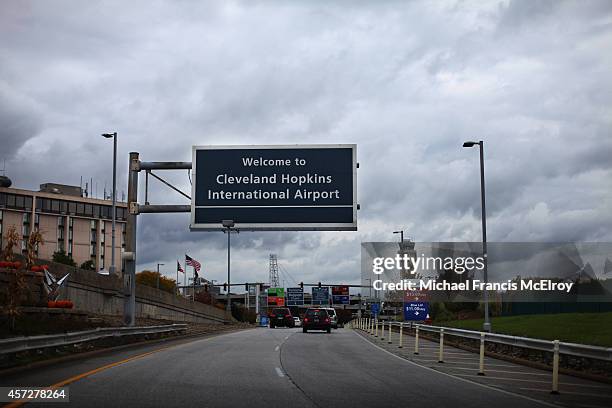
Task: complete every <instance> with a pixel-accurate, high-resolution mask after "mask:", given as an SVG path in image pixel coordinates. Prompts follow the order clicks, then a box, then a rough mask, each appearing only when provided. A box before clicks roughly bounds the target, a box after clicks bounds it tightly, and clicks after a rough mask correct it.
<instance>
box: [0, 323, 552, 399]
mask: <svg viewBox="0 0 612 408" xmlns="http://www.w3.org/2000/svg"><path fill="white" fill-rule="evenodd" d="M154 350H155V349H153V350H149V351H154ZM117 357H118V359H117V360H116V362H119V361H121V359H120V358H119V357H122V358H123V357H125V356H123V355H122V356H117ZM132 357H134V356H132ZM71 364H72V367H73V371H72V372H70V366H71ZM83 368H84V367H83V365H82V363H77V362H74V363H70V364H64V365H62V367H61V373H62V375H63V376H70V377H72V376H75V375H78V374H81V373H82V372H83V371H82V370H83ZM54 370H56V369H55V368H52V367H51V368H47V369H43V370H37V372H35V373H30V374H27V373H26V374H22V375H21V376H19V378H15V379H14V381H16V382H17V383H16V384H15V385H28V384H34V383H36V384H37V385H42V384H40V382H41V381H43V380H42V379H41V378H50V379H51V378H53V382H55V380H57V378H58V374H57V373H54ZM66 378H68V377H66ZM10 381H11V379H7V378H4V379H2V384H5V385H6V384H7V383H10ZM53 382H52V381H50V382H49V384H45V385H51V384H52V383H53ZM69 387H70V399H71V403H70V405H71V406H78V407H98V406H113V407H123V406H130V407H174V406H185V407H190V406H205V407H243V406H244V407H247V406H248V407H267V408H271V407H284V408H286V407H291V408H299V407H331V406H335V407H344V406H354V405H357V406H362V407H392V406H416V407H421V408H424V407H446V406H449V407H453V406H454V407H461V408H467V407H487V408H490V407H491V406H492V405H493V404H495V405H498V406H501V407H505V406H512V407H513V408H522V407H535V406H542V405H540V404H538V403H537V402H535V401H533V400H528V399H525V398H522V397H519V396H515V395H512V394H508V393H504V392H501V391H498V390H494V389H491V388H487V387H483V386H481V385H477V384H474V383H471V382H466V381H462V380H460V379H457V378H454V377H450V376H447V375H445V374H443V373H439V372H435V371H433V370H430V369H427V368H424V367H420V366H417V365H414V364H412V363H410V362H407V361H405V360H402V359H400V358H397V357H394V356H392V355H390V354H388V353H386V352H384V351H382V350H380V349H378V348H376V347H375V346H373V345H371V344H370V343H369V342H367V341H366V340H364V339H362V338H361V337H360V336H359V335H357V334H355V333H354V332H352V331H350V330H344V329H339V330H334V331H333V333H332V334H330V335H328V334H325V333H316V332H315V333H307V334H304V333H302V332H301V331H299V330H296V329H275V330H272V329H265V328H260V329H254V330H245V331H240V332H234V333H230V334H225V335H221V336H215V337H211V338H205V339H197V340H194V341H190V342H187V343H184V344H179V345H170V347H168V348H164V349H161V350H160V351H158V352H153V353H152V354H148V355H145V356H143V357H141V358H136V359H133V360H130V361H127V362H124V363H122V364H119V365H115V366H113V367H110V368H108V369H104V370H102V371H99V372H95V373H93V374H91V375H88V376H85V377H83V378H80V379H78V380H76V381H74V382H72V383H71V384H70V385H69ZM41 406H46V404H45V405H41ZM63 406H67V404H63Z"/></svg>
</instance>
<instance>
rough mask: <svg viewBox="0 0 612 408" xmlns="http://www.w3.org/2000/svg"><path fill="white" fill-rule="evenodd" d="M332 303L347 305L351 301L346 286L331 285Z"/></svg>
mask: <svg viewBox="0 0 612 408" xmlns="http://www.w3.org/2000/svg"><path fill="white" fill-rule="evenodd" d="M332 303H333V304H334V305H348V304H350V303H351V298H350V292H349V287H348V286H332Z"/></svg>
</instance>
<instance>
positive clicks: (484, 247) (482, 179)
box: [463, 140, 491, 332]
mask: <svg viewBox="0 0 612 408" xmlns="http://www.w3.org/2000/svg"><path fill="white" fill-rule="evenodd" d="M476 145H478V147H480V210H481V214H482V215H481V218H482V257H483V260H484V269H483V278H484V282H485V284H486V283H487V282H488V281H489V280H488V275H487V208H486V206H485V176H484V142H483V141H482V140H481V141H479V142H465V143H463V147H474V146H476ZM482 329H483V330H484V331H487V332H490V331H491V321H490V319H489V291H487V290H485V291H484V324H483V326H482Z"/></svg>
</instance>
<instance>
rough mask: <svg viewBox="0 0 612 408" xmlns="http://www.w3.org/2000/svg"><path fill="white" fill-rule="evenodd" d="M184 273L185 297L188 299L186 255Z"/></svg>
mask: <svg viewBox="0 0 612 408" xmlns="http://www.w3.org/2000/svg"><path fill="white" fill-rule="evenodd" d="M184 271H185V272H184V273H183V296H185V297H187V255H185V269H184Z"/></svg>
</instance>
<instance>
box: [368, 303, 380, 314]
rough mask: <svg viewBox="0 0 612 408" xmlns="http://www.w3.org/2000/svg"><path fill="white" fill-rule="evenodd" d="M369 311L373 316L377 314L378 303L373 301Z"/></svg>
mask: <svg viewBox="0 0 612 408" xmlns="http://www.w3.org/2000/svg"><path fill="white" fill-rule="evenodd" d="M370 311H371V312H372V314H373V315H374V316H378V313H380V305H379V304H378V303H373V304H372V306H371V308H370Z"/></svg>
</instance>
